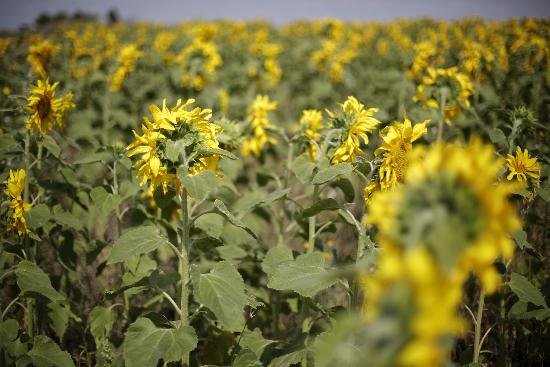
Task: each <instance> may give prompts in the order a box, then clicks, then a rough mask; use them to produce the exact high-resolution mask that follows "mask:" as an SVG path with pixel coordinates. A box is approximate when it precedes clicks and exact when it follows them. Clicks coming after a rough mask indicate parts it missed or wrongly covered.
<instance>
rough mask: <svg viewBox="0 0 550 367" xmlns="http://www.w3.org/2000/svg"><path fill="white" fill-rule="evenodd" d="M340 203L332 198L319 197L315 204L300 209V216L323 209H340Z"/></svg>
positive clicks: (310, 215)
mask: <svg viewBox="0 0 550 367" xmlns="http://www.w3.org/2000/svg"><path fill="white" fill-rule="evenodd" d="M340 208H341V207H340V204H338V202H337V201H336V200H334V199H332V198H328V199H321V200H319V201H317V202H316V203H315V204H313V205H312V206H310V207H309V208H306V209H304V210H303V211H302V216H304V217H306V218H307V217H312V216H314V215H317V214H319V213H320V212H322V211H323V210H336V209H340Z"/></svg>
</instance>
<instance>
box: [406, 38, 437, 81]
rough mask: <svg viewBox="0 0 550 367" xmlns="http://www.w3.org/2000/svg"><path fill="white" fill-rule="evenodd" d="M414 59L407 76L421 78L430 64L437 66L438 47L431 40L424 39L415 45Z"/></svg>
mask: <svg viewBox="0 0 550 367" xmlns="http://www.w3.org/2000/svg"><path fill="white" fill-rule="evenodd" d="M414 53H415V56H414V59H413V62H412V65H411V68H410V69H409V70H407V76H408V77H409V79H411V80H421V79H422V76H423V75H424V71H425V70H426V68H427V67H428V66H431V67H433V66H435V65H436V64H437V62H438V60H437V58H436V56H437V47H436V45H435V44H434V43H433V42H431V41H423V42H419V43H417V44H415V45H414Z"/></svg>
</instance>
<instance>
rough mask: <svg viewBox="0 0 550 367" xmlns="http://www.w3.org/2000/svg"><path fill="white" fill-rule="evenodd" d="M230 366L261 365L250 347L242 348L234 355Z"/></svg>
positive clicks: (256, 366) (253, 366) (251, 366)
mask: <svg viewBox="0 0 550 367" xmlns="http://www.w3.org/2000/svg"><path fill="white" fill-rule="evenodd" d="M231 366H232V367H262V364H261V362H260V361H259V360H258V357H257V356H256V355H255V354H254V352H252V351H251V350H250V349H246V348H245V349H242V350H241V351H240V352H239V354H237V356H236V357H235V360H234V361H233V364H232V365H231Z"/></svg>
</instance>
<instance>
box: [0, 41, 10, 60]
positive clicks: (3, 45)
mask: <svg viewBox="0 0 550 367" xmlns="http://www.w3.org/2000/svg"><path fill="white" fill-rule="evenodd" d="M11 42H12V39H11V38H10V37H2V38H0V57H2V56H4V54H5V53H6V51H7V50H8V47H10V45H11Z"/></svg>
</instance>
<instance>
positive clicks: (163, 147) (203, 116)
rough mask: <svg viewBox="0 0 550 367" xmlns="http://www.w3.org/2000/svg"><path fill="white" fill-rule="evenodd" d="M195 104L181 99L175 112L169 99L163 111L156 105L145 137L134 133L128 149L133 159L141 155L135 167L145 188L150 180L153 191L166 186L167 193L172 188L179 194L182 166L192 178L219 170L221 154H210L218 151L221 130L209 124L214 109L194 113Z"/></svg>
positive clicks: (145, 121)
mask: <svg viewBox="0 0 550 367" xmlns="http://www.w3.org/2000/svg"><path fill="white" fill-rule="evenodd" d="M194 102H195V100H194V99H189V100H187V101H186V102H185V103H183V104H182V101H181V100H178V101H177V103H176V105H175V106H174V107H173V108H171V109H170V108H168V107H167V106H166V100H164V101H163V103H162V108H160V107H158V106H156V105H154V104H153V105H151V106H150V107H149V110H150V112H151V115H152V117H153V121H150V120H149V119H148V118H147V117H145V118H144V124H143V125H142V127H141V129H142V132H143V134H142V135H139V134H138V133H137V132H135V131H134V136H135V140H134V142H133V143H132V144H130V145H129V146H128V147H127V150H128V156H129V157H133V156H136V155H138V156H139V159H138V160H137V161H136V162H135V163H134V167H136V168H138V171H137V176H138V177H141V185H142V186H143V185H145V184H146V183H147V181H150V184H151V189H152V190H153V191H154V190H155V188H156V187H162V189H163V192H164V193H166V192H168V189H169V187H174V188H175V189H176V191H179V190H181V188H182V184H181V182H180V180H179V178H178V177H177V175H176V170H177V168H178V167H179V166H180V165H181V164H185V165H186V166H187V170H188V171H187V173H188V174H189V175H191V176H192V175H196V174H198V173H200V172H202V171H204V170H216V169H217V163H218V160H219V155H217V154H212V153H209V151H211V150H215V149H218V147H219V143H218V139H217V134H219V133H220V132H221V128H220V127H219V126H218V125H216V124H214V123H212V122H210V121H209V120H210V118H211V117H212V111H211V110H209V109H202V108H200V107H195V108H193V109H191V110H190V109H189V108H190V107H191V105H192V104H193V103H194ZM182 142H185V143H183V144H182ZM174 151H175V152H176V154H175V155H174ZM180 155H183V163H182V162H181V161H180V160H179V159H180V158H179V157H180ZM178 162H179V163H178Z"/></svg>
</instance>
